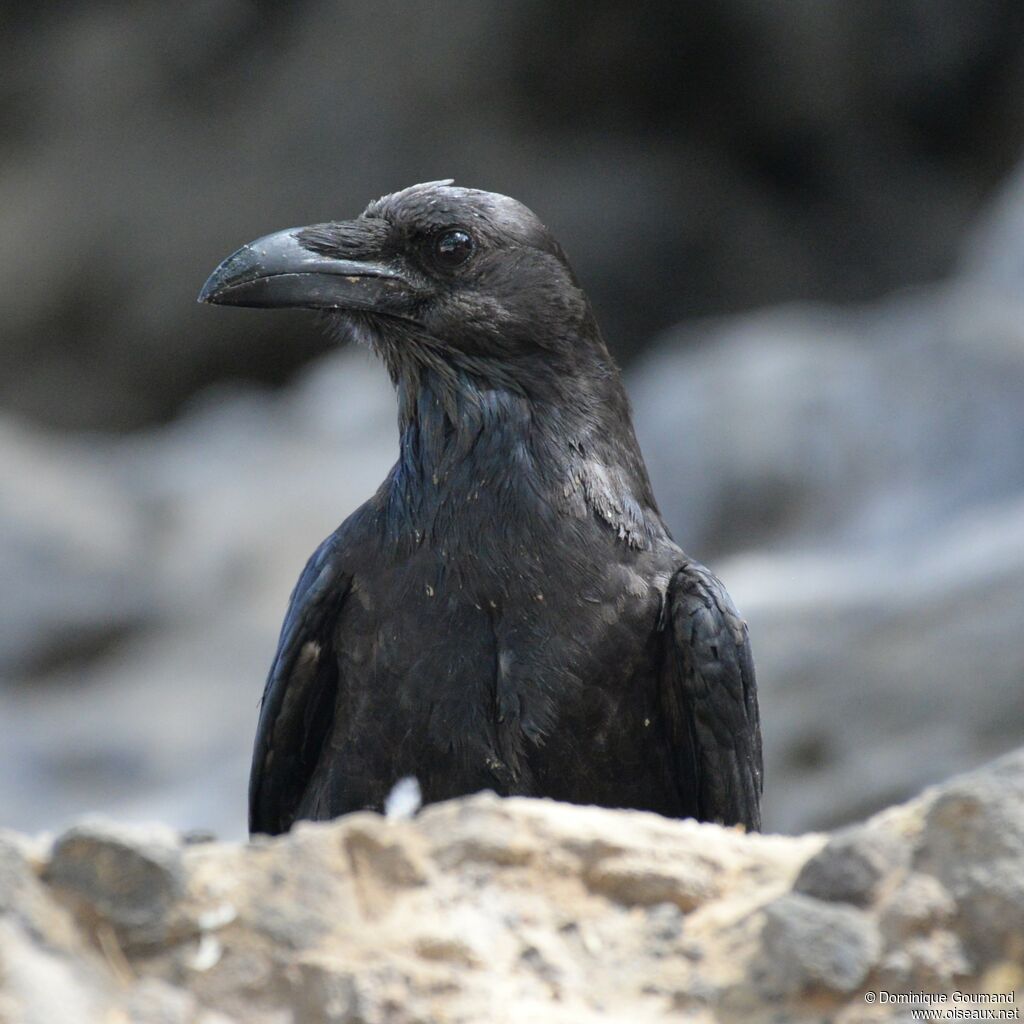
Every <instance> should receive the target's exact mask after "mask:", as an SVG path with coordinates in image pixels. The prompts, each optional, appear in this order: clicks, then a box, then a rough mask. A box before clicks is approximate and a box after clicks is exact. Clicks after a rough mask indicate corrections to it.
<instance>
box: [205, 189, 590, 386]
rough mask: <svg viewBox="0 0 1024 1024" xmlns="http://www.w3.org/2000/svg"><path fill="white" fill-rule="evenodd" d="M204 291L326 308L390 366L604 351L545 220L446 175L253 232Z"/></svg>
mask: <svg viewBox="0 0 1024 1024" xmlns="http://www.w3.org/2000/svg"><path fill="white" fill-rule="evenodd" d="M199 299H200V301H202V302H213V303H219V304H223V305H234V306H264V307H265V306H302V307H307V308H311V309H319V310H327V311H330V312H329V315H330V316H331V317H332V318H336V319H337V320H338V321H339V323H340V325H341V326H343V327H348V328H349V329H351V330H352V331H354V332H355V333H358V334H363V335H368V336H369V338H370V340H371V341H372V342H373V343H374V344H375V345H376V346H377V347H378V348H379V349H380V350H381V351H382V353H383V354H384V355H385V357H386V358H388V361H389V363H391V364H392V366H393V367H394V366H395V365H396V364H398V365H400V364H401V363H402V362H404V361H405V360H406V358H415V357H416V355H417V353H418V354H419V356H420V357H423V358H428V359H430V360H438V361H441V360H445V361H449V362H455V363H457V364H460V365H467V364H471V365H472V366H474V367H476V370H477V372H479V373H480V374H482V375H483V376H487V368H488V366H489V365H491V364H502V365H504V366H505V367H506V369H507V368H508V367H509V365H515V364H516V363H519V362H525V363H529V362H532V359H531V357H541V358H545V359H548V360H550V359H554V360H555V361H557V362H561V360H560V359H559V356H561V357H563V359H568V360H569V361H570V362H572V363H573V364H578V363H579V362H580V360H581V355H582V353H581V351H580V349H581V347H582V348H584V349H589V350H590V354H591V355H592V356H595V357H597V359H598V361H599V362H601V363H602V364H603V363H604V362H605V360H606V359H607V352H606V350H605V349H604V344H603V342H602V341H601V340H600V335H599V333H598V332H597V330H596V327H595V326H594V324H593V318H592V315H591V313H590V308H589V305H588V303H587V299H586V296H585V295H584V294H583V291H582V290H581V289H580V287H579V285H578V283H577V281H576V278H575V276H574V275H573V272H572V269H571V268H570V266H569V263H568V261H567V260H566V257H565V254H564V253H563V252H562V249H561V247H560V246H559V245H558V243H557V242H556V241H555V240H554V238H552V236H551V234H550V233H549V232H548V230H547V228H545V227H544V225H543V224H542V223H541V222H540V220H538V218H537V217H536V216H535V215H534V214H533V213H532V212H531V211H530V210H528V209H527V208H526V207H525V206H523V205H522V204H521V203H519V202H516V200H514V199H510V198H508V197H507V196H502V195H497V194H495V193H492V192H481V191H478V190H476V189H468V188H457V187H455V186H454V185H452V183H451V182H450V181H439V182H430V183H427V184H423V185H413V186H412V187H411V188H407V189H404V190H403V191H401V192H396V193H394V194H393V195H389V196H384V197H383V198H381V199H378V200H375V201H374V202H372V203H370V205H369V206H368V207H367V208H366V210H365V211H364V212H363V213H362V214H361V215H360V216H359V217H357V218H356V219H355V220H349V221H332V222H330V223H327V224H317V225H313V226H311V227H304V228H291V229H289V230H287V231H279V232H277V233H276V234H272V235H267V236H265V237H264V238H260V239H257V240H256V241H255V242H250V243H249V244H248V245H245V246H243V247H242V248H241V249H239V250H238V251H237V252H236V253H234V254H233V255H231V256H229V257H228V258H227V259H226V260H225V261H224V262H223V263H222V264H221V265H220V266H219V267H218V268H217V269H216V270H215V271H214V272H213V274H212V275H211V276H210V279H209V280H208V281H207V282H206V284H205V285H204V286H203V290H202V292H201V293H200V295H199ZM583 361H584V362H585V361H587V360H586V358H585V357H584V358H583Z"/></svg>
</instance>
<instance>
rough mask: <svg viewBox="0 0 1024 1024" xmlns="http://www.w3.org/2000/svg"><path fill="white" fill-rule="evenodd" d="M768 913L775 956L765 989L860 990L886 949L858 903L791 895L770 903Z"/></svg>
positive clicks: (768, 947)
mask: <svg viewBox="0 0 1024 1024" xmlns="http://www.w3.org/2000/svg"><path fill="white" fill-rule="evenodd" d="M763 914H764V919H765V920H764V932H763V936H762V941H763V942H764V946H765V951H766V953H767V954H768V957H769V958H770V960H769V962H770V967H768V968H766V969H763V971H764V975H767V977H765V985H764V988H765V991H766V992H767V993H770V994H771V995H773V996H776V997H777V998H785V999H791V998H793V997H798V996H800V995H803V994H809V993H813V992H814V991H815V990H824V991H825V992H829V993H838V994H840V995H846V994H848V993H850V992H855V991H856V990H857V989H859V988H860V987H861V985H862V984H863V982H864V979H865V978H866V977H867V975H868V972H869V971H870V970H871V968H872V967H874V965H875V963H876V961H877V960H878V956H879V954H880V953H881V938H880V936H879V934H878V930H877V928H876V926H875V925H874V923H873V922H872V921H871V918H870V917H869V916H868V915H867V914H865V913H863V912H862V911H860V910H856V909H854V908H853V907H845V906H840V905H837V904H830V903H822V902H820V901H819V900H815V899H812V898H811V897H809V896H804V895H801V894H799V893H790V894H787V895H785V896H780V897H779V898H778V899H777V900H774V901H773V902H771V903H769V904H768V905H767V906H766V907H765V908H764V911H763Z"/></svg>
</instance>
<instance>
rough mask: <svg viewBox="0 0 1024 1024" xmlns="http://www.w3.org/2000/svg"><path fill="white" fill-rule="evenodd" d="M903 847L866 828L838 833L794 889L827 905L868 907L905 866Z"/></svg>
mask: <svg viewBox="0 0 1024 1024" xmlns="http://www.w3.org/2000/svg"><path fill="white" fill-rule="evenodd" d="M903 852H904V850H903V847H902V846H901V844H900V843H899V842H897V841H896V839H895V838H894V837H893V836H891V835H890V834H888V833H886V832H883V831H881V830H875V829H867V828H863V827H859V828H852V829H847V830H844V831H841V832H837V833H836V834H835V835H834V836H833V837H832V838H831V839H830V840H829V841H828V843H827V844H826V845H825V848H824V849H823V850H822V851H821V852H820V853H817V854H815V855H814V856H813V857H812V858H811V859H810V860H809V861H808V862H807V863H806V864H805V865H804V866H803V869H802V870H801V872H800V874H799V876H798V877H797V880H796V882H795V883H794V885H793V889H794V890H795V891H796V892H798V893H803V894H804V895H806V896H813V897H815V898H816V899H819V900H825V901H828V902H836V901H838V902H842V903H852V904H854V906H860V907H862V906H866V905H867V904H869V903H873V902H875V900H876V899H877V898H878V895H879V890H880V886H881V885H882V884H883V882H885V881H886V880H888V879H891V878H892V876H893V874H894V873H895V871H896V870H898V869H899V868H900V867H902V866H903V865H902V864H901V862H900V856H901V854H902V853H903Z"/></svg>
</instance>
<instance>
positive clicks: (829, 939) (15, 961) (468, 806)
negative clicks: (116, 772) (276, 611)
mask: <svg viewBox="0 0 1024 1024" xmlns="http://www.w3.org/2000/svg"><path fill="white" fill-rule="evenodd" d="M0 906H2V907H3V908H4V910H5V911H6V913H5V915H4V918H3V921H2V923H0V978H2V988H0V1020H2V1021H4V1022H11V1024H14V1022H26V1024H34V1022H37V1021H38V1022H47V1024H49V1022H54V1021H60V1022H62V1024H91V1022H94V1021H95V1022H99V1021H104V1022H106V1021H118V1022H133V1024H134V1022H140V1024H156V1022H161V1024H200V1022H201V1024H229V1022H232V1021H234V1022H242V1021H244V1022H246V1024H263V1022H266V1024H271V1022H273V1024H314V1022H316V1024H321V1022H335V1024H342V1022H346V1024H376V1022H397V1024H401V1022H430V1021H438V1020H444V1021H453V1022H454V1021H466V1022H482V1021H487V1022H503V1021H509V1022H511V1021H526V1020H528V1021H538V1022H546V1021H566V1022H568V1021H572V1022H586V1021H597V1020H609V1021H627V1020H628V1021H631V1022H633V1021H655V1020H677V1021H679V1020H682V1021H692V1022H708V1024H710V1022H713V1021H760V1020H765V1021H769V1020H771V1021H786V1022H800V1021H839V1022H845V1024H853V1022H857V1021H875V1020H906V1019H910V1017H909V1010H908V1007H907V1006H906V1005H905V1004H904V1003H897V1002H893V1001H891V1000H890V999H888V998H887V995H888V994H890V993H891V994H897V993H907V992H911V991H913V992H928V993H947V998H948V1000H949V1002H948V1004H947V1005H950V1006H960V1007H967V1008H971V1007H977V1006H978V1005H984V1006H986V1007H989V1006H991V1004H990V1003H987V1002H986V1003H984V1004H977V1003H972V1002H967V1001H965V1000H967V998H968V996H967V995H964V993H967V994H970V993H985V994H988V995H995V996H1001V995H1003V994H1004V993H1010V992H1012V991H1013V990H1020V989H1022V988H1024V973H1022V968H1021V951H1022V949H1024V751H1021V752H1018V753H1016V754H1014V755H1011V756H1009V757H1007V758H1004V759H1002V760H1001V761H998V762H996V763H995V764H993V765H991V766H989V767H988V768H986V769H983V770H981V771H979V772H976V773H974V774H971V775H966V776H962V777H960V778H958V779H954V780H953V781H952V782H950V783H948V784H946V785H944V786H943V787H940V788H937V789H935V790H931V791H928V792H926V793H925V794H924V796H922V797H921V798H919V799H917V800H915V801H914V802H912V803H910V804H907V805H904V806H901V807H896V808H893V809H891V810H889V811H886V812H883V813H882V814H881V815H879V816H877V817H875V818H873V819H871V820H869V821H868V822H866V823H865V824H862V825H858V826H854V827H852V828H850V829H846V830H844V831H843V832H841V833H836V834H834V835H832V836H824V835H808V836H802V837H781V836H756V835H749V836H748V835H744V834H742V833H740V832H738V831H734V830H728V829H723V828H719V827H717V826H712V825H697V824H695V823H693V822H676V821H668V820H665V819H662V818H659V817H656V816H654V815H649V814H640V813H633V812H612V811H603V810H597V809H593V808H579V807H571V806H567V805H562V804H556V803H550V802H545V801H531V800H524V799H513V800H505V801H502V800H498V799H497V798H495V797H493V796H491V795H489V794H481V795H478V796H475V797H471V798H468V799H464V800H458V801H453V802H451V803H447V804H442V805H437V806H434V807H430V808H427V809H426V810H425V811H424V812H423V813H422V814H420V816H419V817H418V818H417V819H416V820H415V821H388V820H385V819H383V818H380V817H378V816H376V815H371V814H355V815H351V816H349V817H347V818H345V819H343V820H341V821H339V822H336V823H332V824H327V825H305V826H302V827H300V828H299V829H297V830H296V831H295V832H294V833H293V834H291V835H290V836H287V837H285V838H282V839H278V840H274V841H259V842H256V843H253V844H250V845H237V844H223V843H216V842H192V843H187V842H183V841H182V840H181V839H179V838H178V837H177V836H176V835H175V834H174V833H173V832H171V831H169V830H165V829H163V828H159V827H151V828H138V827H136V828H131V829H129V828H125V827H123V826H122V827H117V826H112V825H100V824H90V825H82V826H78V827H76V828H74V829H72V830H70V831H69V832H67V833H66V834H64V835H63V836H61V837H60V838H59V839H57V841H56V842H55V843H53V844H52V846H50V847H49V848H46V847H44V846H43V845H42V844H33V843H30V842H28V841H27V840H23V839H21V838H19V837H16V836H14V835H8V836H7V837H6V838H4V839H3V840H2V841H0ZM883 993H884V994H883ZM872 997H874V998H875V1000H876V1001H875V1002H870V1001H869V1000H870V999H871V998H872ZM1001 1005H1002V1006H1003V1008H1004V1009H1005V1004H1001ZM1014 1005H1017V1004H1014Z"/></svg>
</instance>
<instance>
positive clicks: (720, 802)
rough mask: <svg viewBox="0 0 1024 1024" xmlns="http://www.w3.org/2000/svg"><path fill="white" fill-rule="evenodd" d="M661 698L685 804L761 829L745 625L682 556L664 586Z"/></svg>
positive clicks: (706, 573) (697, 812)
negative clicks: (682, 560)
mask: <svg viewBox="0 0 1024 1024" xmlns="http://www.w3.org/2000/svg"><path fill="white" fill-rule="evenodd" d="M666 613H667V616H666V622H665V627H666V628H665V632H666V637H665V643H666V656H665V661H664V668H663V673H662V680H661V696H662V702H663V706H664V709H665V713H666V718H667V721H668V730H669V738H670V742H671V744H672V755H673V762H674V768H675V772H676V778H677V782H678V785H679V788H680V792H681V794H682V796H683V803H684V806H686V807H687V808H688V810H689V811H690V813H692V814H693V816H694V817H697V818H699V819H701V820H703V821H719V822H722V823H724V824H727V825H732V824H743V825H746V827H747V828H750V829H758V828H760V826H761V786H762V771H763V767H762V752H761V723H760V718H759V712H758V704H757V682H756V678H755V675H754V660H753V655H752V653H751V649H750V638H749V636H748V633H747V624H746V622H744V621H743V619H742V618H741V617H740V614H739V612H737V610H736V607H735V605H734V604H733V603H732V600H731V599H730V597H729V594H728V593H727V592H726V589H725V587H724V586H723V585H722V582H721V580H719V579H718V577H717V576H715V575H714V573H712V572H711V571H710V570H708V569H706V568H705V567H704V566H703V565H700V564H699V563H698V562H693V561H687V562H686V563H685V564H684V565H682V566H681V567H680V568H678V569H677V570H676V572H675V574H674V576H673V577H672V580H671V582H670V584H669V589H668V595H667V603H666Z"/></svg>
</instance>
